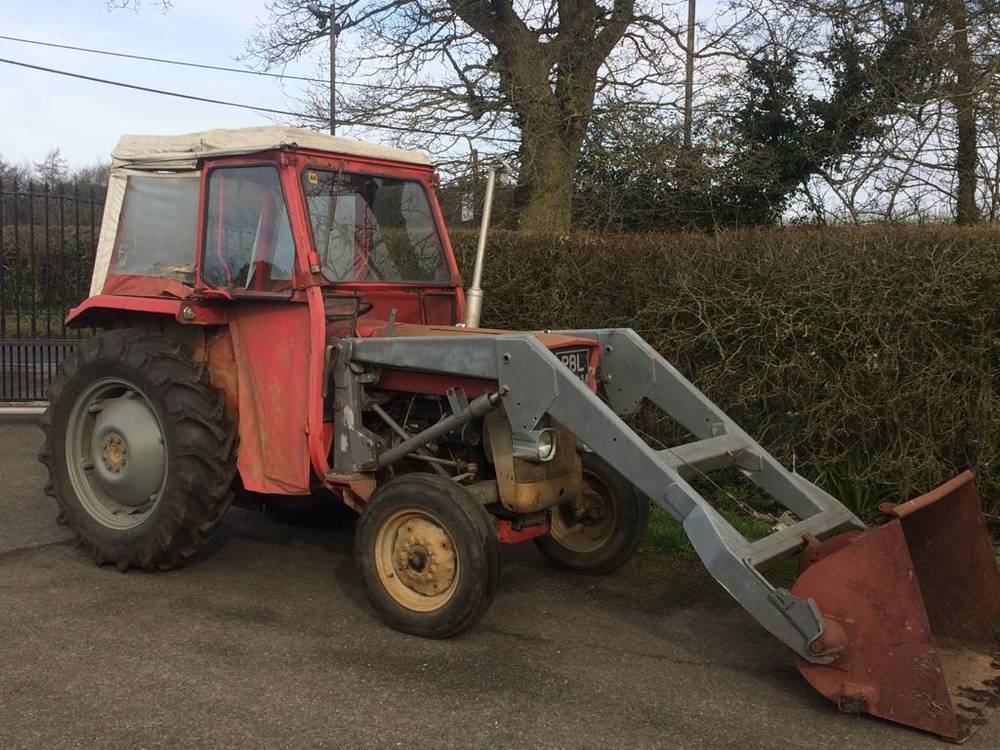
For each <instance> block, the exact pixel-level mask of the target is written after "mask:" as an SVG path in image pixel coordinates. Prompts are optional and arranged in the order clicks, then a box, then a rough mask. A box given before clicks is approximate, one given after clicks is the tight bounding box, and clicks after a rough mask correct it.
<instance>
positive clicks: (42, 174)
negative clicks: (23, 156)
mask: <svg viewBox="0 0 1000 750" xmlns="http://www.w3.org/2000/svg"><path fill="white" fill-rule="evenodd" d="M35 174H37V175H38V179H40V180H41V181H42V182H44V183H46V184H49V185H55V184H57V183H60V182H62V181H63V180H65V179H66V176H67V175H68V174H69V166H68V165H67V163H66V159H64V158H63V155H62V151H61V150H60V149H58V148H54V149H52V150H51V151H49V152H48V153H47V154H46V155H45V158H44V159H42V160H41V161H36V162H35Z"/></svg>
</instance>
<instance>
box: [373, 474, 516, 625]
mask: <svg viewBox="0 0 1000 750" xmlns="http://www.w3.org/2000/svg"><path fill="white" fill-rule="evenodd" d="M354 553H355V557H356V559H357V563H358V567H359V568H360V570H361V578H362V581H363V583H364V587H365V592H366V593H367V594H368V598H369V599H370V600H371V603H372V605H373V606H374V607H375V611H376V612H378V614H379V616H380V617H381V618H382V620H383V621H385V623H386V624H388V625H389V626H391V627H393V628H395V629H396V630H401V631H403V632H404V633H410V634H412V635H419V636H422V637H425V638H448V637H450V636H453V635H457V634H458V633H460V632H462V631H463V630H465V629H466V628H468V627H469V626H470V625H472V624H473V623H475V622H476V621H477V620H478V619H479V618H480V617H482V616H483V614H484V613H485V612H486V610H487V609H488V608H489V606H490V603H491V602H492V601H493V596H494V594H495V593H496V589H497V584H498V582H499V579H500V549H499V544H498V542H497V538H496V529H495V526H494V522H493V519H492V517H491V516H490V514H489V513H487V512H486V510H485V509H484V508H483V507H482V505H480V504H479V503H478V502H477V501H476V499H475V498H473V497H472V496H471V495H470V494H469V493H468V492H466V491H465V490H464V489H462V488H461V487H460V486H458V485H456V484H455V483H454V482H451V481H449V480H447V479H444V478H442V477H439V476H437V475H434V474H405V475H403V476H400V477H398V478H396V479H393V480H391V481H389V482H387V483H386V484H385V485H384V486H382V487H380V488H379V489H378V490H377V491H376V492H375V494H374V495H372V498H371V500H370V501H369V502H368V505H367V506H366V507H365V509H364V512H363V513H362V514H361V517H360V518H359V519H358V525H357V529H356V532H355V541H354Z"/></svg>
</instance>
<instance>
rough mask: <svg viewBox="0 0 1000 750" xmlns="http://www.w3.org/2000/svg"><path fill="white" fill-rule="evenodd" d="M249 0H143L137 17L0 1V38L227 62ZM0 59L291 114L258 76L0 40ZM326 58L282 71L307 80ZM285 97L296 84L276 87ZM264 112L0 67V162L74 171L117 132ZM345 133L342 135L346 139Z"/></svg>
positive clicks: (244, 33)
mask: <svg viewBox="0 0 1000 750" xmlns="http://www.w3.org/2000/svg"><path fill="white" fill-rule="evenodd" d="M262 6H263V3H262V2H259V1H258V0H174V4H173V8H172V9H171V10H170V11H169V12H167V13H166V14H164V13H162V12H161V11H160V10H158V9H157V8H156V7H155V3H154V2H152V0H145V2H143V3H142V9H141V12H139V13H135V12H132V11H120V10H118V11H111V12H109V11H108V10H106V8H105V4H104V2H103V0H29V1H27V2H25V1H24V0H0V34H2V35H6V36H16V37H26V38H28V39H37V40H41V41H46V42H57V43H60V44H71V45H75V46H81V47H94V48H101V49H109V50H113V51H117V52H129V53H134V54H140V55H148V56H154V57H169V58H180V59H185V60H190V61H194V62H204V63H210V64H221V65H233V60H234V58H235V57H236V56H237V55H239V54H241V52H242V51H243V48H244V44H245V41H246V38H247V37H248V36H249V34H250V33H251V32H252V30H253V27H254V14H255V13H261V12H262ZM0 58H5V59H10V60H18V61H23V62H27V63H32V64H34V65H43V66H46V67H49V68H59V69H64V70H70V71H73V72H76V73H81V74H86V75H92V76H97V77H100V78H109V79H114V80H120V81H125V82H128V83H135V84H140V85H145V86H151V87H154V88H161V89H169V90H174V91H180V92H184V93H189V94H195V95H199V96H206V97H213V98H218V99H228V100H232V101H239V102H244V103H249V104H256V105H260V106H265V107H274V108H278V109H294V105H291V104H290V101H289V99H288V98H286V97H285V96H284V95H283V94H282V83H281V82H279V81H277V80H275V79H269V78H263V77H260V76H246V75H238V74H231V73H223V72H215V71H207V70H196V69H192V68H181V67H177V66H172V65H161V64H156V63H146V62H140V61H136V60H122V59H116V58H111V57H105V56H101V55H93V54H88V53H84V52H73V51H70V50H59V49H51V48H43V47H36V46H34V45H27V44H21V43H18V42H11V41H7V40H2V39H0ZM325 59H326V50H325V48H324V47H320V48H318V49H317V50H316V54H315V60H308V61H302V62H300V63H299V64H298V65H297V66H296V67H295V69H292V68H289V69H288V71H287V72H289V73H295V74H300V75H316V74H317V73H320V72H322V73H323V74H324V75H325V71H322V70H321V69H318V68H317V67H315V66H319V65H320V61H322V60H325ZM284 85H285V86H286V88H287V90H288V91H289V93H291V94H293V95H294V94H296V93H297V92H298V91H299V89H298V86H299V84H297V83H294V82H292V83H286V84H284ZM270 122H271V120H270V119H269V116H268V115H264V114H258V113H255V112H250V111H247V110H240V109H233V108H229V107H220V106H217V105H212V104H206V103H199V102H191V101H185V100H182V99H175V98H171V97H164V96H157V95H154V94H148V93H143V92H138V91H129V90H126V89H120V88H115V87H111V86H105V85H102V84H97V83H91V82H88V81H81V80H76V79H71V78H65V77H63V76H56V75H53V74H50V73H43V72H41V71H33V70H28V69H24V68H19V67H15V66H12V65H7V64H2V63H0V156H2V157H3V159H4V160H6V161H9V162H21V161H24V160H29V161H37V160H40V159H41V158H42V157H43V156H44V155H45V154H46V152H48V151H49V150H50V149H52V148H56V147H58V148H60V149H62V153H63V155H64V156H65V157H66V158H67V159H68V160H69V162H70V164H71V165H72V166H74V167H78V166H83V165H87V164H91V163H93V162H95V161H97V160H99V159H106V158H107V157H108V155H109V154H110V152H111V149H112V148H113V147H114V144H115V143H116V141H117V140H118V137H119V136H120V135H121V134H122V133H183V132H189V131H194V130H205V129H208V128H216V127H240V126H245V125H266V124H269V123H270ZM345 134H350V133H345Z"/></svg>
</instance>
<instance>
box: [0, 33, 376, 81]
mask: <svg viewBox="0 0 1000 750" xmlns="http://www.w3.org/2000/svg"><path fill="white" fill-rule="evenodd" d="M0 39H6V40H7V41H9V42H21V43H23V44H36V45H38V46H40V47H55V48H58V49H68V50H73V51H75V52H89V53H90V54H94V55H107V56H109V57H124V58H127V59H129V60H143V61H145V62H155V63H163V64H165V65H181V66H183V67H186V68H201V69H203V70H220V71H223V72H225V73H242V74H244V75H251V76H264V77H266V78H280V79H282V80H289V81H306V82H307V83H327V80H326V79H325V78H310V77H308V76H294V75H286V74H284V73H269V72H266V71H263V70H250V69H249V68H233V67H230V66H228V65H211V64H209V63H196V62H189V61H187V60H173V59H170V58H167V57H149V56H147V55H134V54H131V53H128V52H114V51H112V50H107V49H95V48H93V47H76V46H74V45H72V44H56V43H55V42H43V41H40V40H38V39H25V38H23V37H19V36H7V35H5V34H0ZM338 85H340V86H357V87H358V88H370V89H388V90H393V89H395V88H396V87H394V86H385V85H381V84H377V83H358V82H354V81H339V82H338Z"/></svg>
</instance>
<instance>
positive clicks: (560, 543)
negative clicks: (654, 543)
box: [535, 453, 649, 575]
mask: <svg viewBox="0 0 1000 750" xmlns="http://www.w3.org/2000/svg"><path fill="white" fill-rule="evenodd" d="M582 464H583V492H581V493H580V497H579V498H577V499H576V500H574V501H573V502H571V503H566V504H565V505H560V506H557V507H555V508H553V509H552V528H551V531H550V532H549V533H548V534H546V535H545V536H543V537H539V538H537V539H535V544H536V546H537V547H538V549H539V550H540V551H541V553H542V554H543V555H544V556H545V557H546V558H547V559H548V561H549V562H550V563H551V564H552V565H553V566H555V567H557V568H561V569H563V570H571V571H573V572H575V573H584V574H586V575H606V574H608V573H612V572H614V571H615V570H617V569H618V568H620V567H621V566H622V565H624V564H625V563H626V562H627V561H628V559H629V558H630V557H632V555H633V554H634V553H635V551H636V549H638V547H639V543H640V542H641V541H642V540H643V537H645V536H646V530H647V528H648V527H649V501H648V500H647V499H646V498H645V497H644V496H643V495H641V494H640V493H638V492H636V490H635V487H633V486H632V485H631V484H630V483H629V482H628V481H627V480H626V479H625V478H624V477H623V476H622V475H621V474H619V473H618V472H617V471H615V470H614V469H612V468H611V467H610V466H609V465H608V464H607V463H606V462H605V461H604V460H602V459H601V458H599V457H598V456H596V455H594V454H593V453H587V454H584V455H583V456H582Z"/></svg>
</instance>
